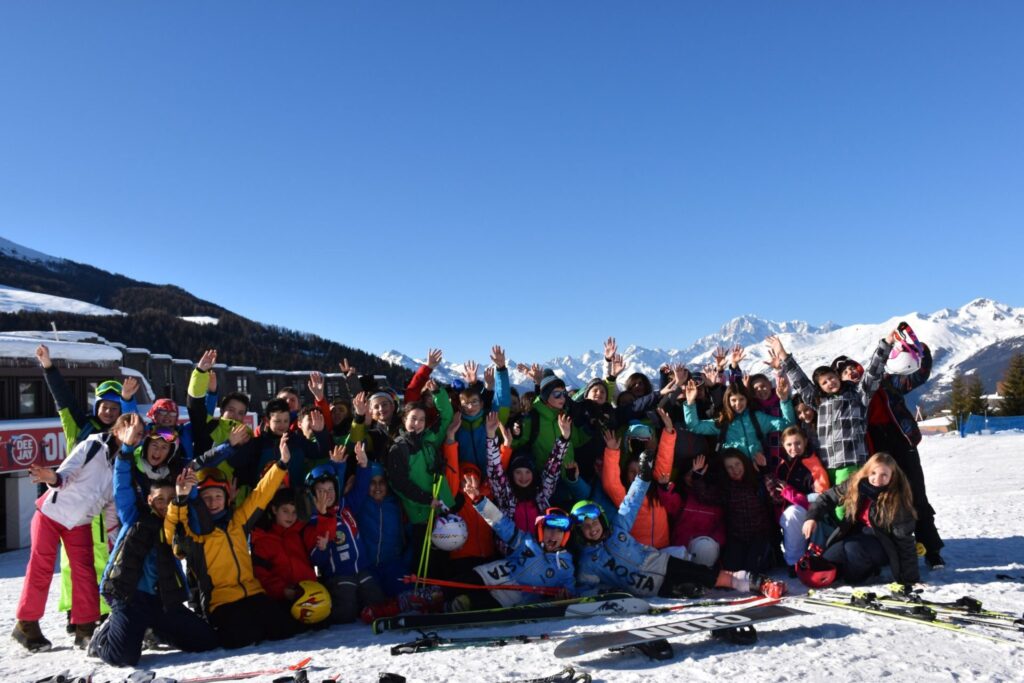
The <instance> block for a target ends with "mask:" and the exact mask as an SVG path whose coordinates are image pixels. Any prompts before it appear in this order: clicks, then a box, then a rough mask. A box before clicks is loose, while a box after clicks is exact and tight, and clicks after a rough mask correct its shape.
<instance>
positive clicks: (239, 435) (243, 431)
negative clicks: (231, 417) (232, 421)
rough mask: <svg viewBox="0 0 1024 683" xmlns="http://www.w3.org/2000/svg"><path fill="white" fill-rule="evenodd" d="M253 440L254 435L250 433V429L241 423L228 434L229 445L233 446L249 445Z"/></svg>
mask: <svg viewBox="0 0 1024 683" xmlns="http://www.w3.org/2000/svg"><path fill="white" fill-rule="evenodd" d="M251 438H252V433H251V432H250V431H249V428H248V427H246V426H245V425H244V424H242V423H241V422H239V423H238V424H236V425H235V426H234V427H233V428H232V429H231V433H230V434H228V443H229V444H231V445H232V446H241V445H242V444H245V443H249V439H251Z"/></svg>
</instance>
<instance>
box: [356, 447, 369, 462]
mask: <svg viewBox="0 0 1024 683" xmlns="http://www.w3.org/2000/svg"><path fill="white" fill-rule="evenodd" d="M356 464H357V465H359V466H360V467H366V466H368V465H369V464H370V458H369V456H368V455H366V442H365V441H356Z"/></svg>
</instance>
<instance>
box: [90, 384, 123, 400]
mask: <svg viewBox="0 0 1024 683" xmlns="http://www.w3.org/2000/svg"><path fill="white" fill-rule="evenodd" d="M123 388H124V387H122V386H121V383H120V382H118V381H117V380H116V379H108V380H106V381H104V382H100V383H99V384H97V385H96V398H97V400H104V401H106V400H109V399H105V398H103V397H104V395H106V394H117V395H118V396H120V395H121V390H122V389H123Z"/></svg>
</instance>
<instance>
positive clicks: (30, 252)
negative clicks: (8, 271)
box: [0, 237, 65, 264]
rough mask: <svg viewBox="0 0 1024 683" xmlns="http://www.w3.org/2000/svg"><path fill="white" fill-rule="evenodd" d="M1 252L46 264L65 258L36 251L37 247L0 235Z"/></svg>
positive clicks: (60, 261)
mask: <svg viewBox="0 0 1024 683" xmlns="http://www.w3.org/2000/svg"><path fill="white" fill-rule="evenodd" d="M0 254H3V255H4V256H8V257H10V258H16V259H21V260H22V261H40V262H42V263H46V264H58V263H62V262H64V260H65V259H62V258H57V257H56V256H50V255H49V254H44V253H43V252H41V251H36V250H35V249H29V248H28V247H23V246H21V245H20V244H17V243H15V242H12V241H10V240H8V239H4V238H3V237H0Z"/></svg>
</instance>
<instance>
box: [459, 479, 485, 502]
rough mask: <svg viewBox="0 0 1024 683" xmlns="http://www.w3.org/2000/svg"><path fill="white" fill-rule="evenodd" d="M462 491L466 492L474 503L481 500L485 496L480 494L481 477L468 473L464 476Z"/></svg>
mask: <svg viewBox="0 0 1024 683" xmlns="http://www.w3.org/2000/svg"><path fill="white" fill-rule="evenodd" d="M462 492H463V493H464V494H466V497H467V498H469V499H470V500H471V501H473V502H474V503H477V502H479V501H480V499H481V498H482V497H483V496H482V495H481V494H480V479H479V477H476V476H474V475H472V474H467V475H465V476H464V477H463V478H462Z"/></svg>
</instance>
